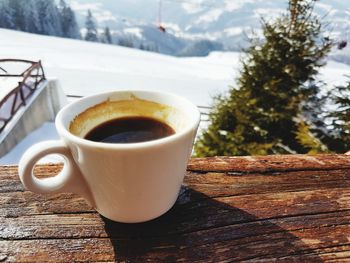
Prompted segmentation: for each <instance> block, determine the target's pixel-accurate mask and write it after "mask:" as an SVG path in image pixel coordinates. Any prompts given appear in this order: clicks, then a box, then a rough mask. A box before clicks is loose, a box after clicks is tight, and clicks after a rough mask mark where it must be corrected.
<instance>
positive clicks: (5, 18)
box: [0, 0, 15, 29]
mask: <svg viewBox="0 0 350 263" xmlns="http://www.w3.org/2000/svg"><path fill="white" fill-rule="evenodd" d="M9 1H10V0H2V1H0V27H2V28H9V29H14V28H15V10H13V8H12V7H11V6H10V4H9Z"/></svg>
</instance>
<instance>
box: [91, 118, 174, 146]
mask: <svg viewBox="0 0 350 263" xmlns="http://www.w3.org/2000/svg"><path fill="white" fill-rule="evenodd" d="M174 133H175V131H174V130H173V128H171V127H170V126H169V125H167V124H166V123H163V122H160V121H158V120H156V119H153V118H149V117H123V118H118V119H114V120H110V121H107V122H104V123H102V124H100V125H99V126H96V127H95V128H93V129H92V130H91V131H90V132H89V133H88V134H87V135H86V136H85V139H87V140H91V141H95V142H106V143H135V142H145V141H152V140H156V139H160V138H164V137H167V136H169V135H172V134H174Z"/></svg>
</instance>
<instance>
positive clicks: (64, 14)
mask: <svg viewBox="0 0 350 263" xmlns="http://www.w3.org/2000/svg"><path fill="white" fill-rule="evenodd" d="M59 11H60V15H61V27H62V36H63V37H68V38H76V39H80V37H81V36H80V32H79V27H78V23H77V21H76V18H75V13H74V11H73V10H72V9H71V8H70V7H69V6H68V5H67V4H66V2H65V1H64V0H60V3H59Z"/></svg>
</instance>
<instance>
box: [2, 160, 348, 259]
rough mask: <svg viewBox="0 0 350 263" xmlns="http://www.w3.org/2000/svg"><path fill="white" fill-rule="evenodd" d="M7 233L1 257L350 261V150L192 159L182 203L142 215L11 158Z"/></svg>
mask: <svg viewBox="0 0 350 263" xmlns="http://www.w3.org/2000/svg"><path fill="white" fill-rule="evenodd" d="M59 169H60V166H57V165H44V166H40V167H38V169H37V171H36V173H37V174H38V176H40V174H51V175H52V174H54V173H57V171H58V170H59ZM0 233H1V234H0V262H46V261H50V262H76V261H79V262H81V261H84V262H114V261H118V262H147V261H148V262H159V261H160V262H175V261H177V262H197V261H198V262H233V261H239V262H242V261H248V262H266V261H267V262H271V261H278V262H324V261H336V262H350V156H346V155H324V156H303V155H294V156H268V157H222V158H219V157H217V158H208V159H192V160H191V161H190V163H189V165H188V173H187V176H186V178H185V182H184V185H183V187H182V190H181V192H180V196H179V198H178V201H177V203H176V205H175V206H174V207H173V208H172V209H171V210H170V211H169V212H168V213H166V214H165V215H163V216H162V217H160V218H158V219H156V220H153V221H151V222H148V223H143V224H120V223H115V222H112V221H110V220H108V219H105V218H102V217H101V216H100V215H99V214H97V213H96V212H95V211H94V210H93V209H92V208H91V207H89V206H88V205H87V204H86V203H85V202H84V200H83V199H81V198H79V197H77V196H74V195H72V194H57V195H50V196H43V195H38V194H34V193H31V192H28V191H24V190H23V187H22V186H21V184H20V182H19V180H18V176H17V167H16V166H3V167H1V168H0Z"/></svg>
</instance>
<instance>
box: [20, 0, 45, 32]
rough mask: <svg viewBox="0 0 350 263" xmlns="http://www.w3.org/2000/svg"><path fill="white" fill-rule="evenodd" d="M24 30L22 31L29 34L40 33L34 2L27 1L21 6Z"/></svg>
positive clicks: (32, 0)
mask: <svg viewBox="0 0 350 263" xmlns="http://www.w3.org/2000/svg"><path fill="white" fill-rule="evenodd" d="M22 9H23V12H22V15H23V21H24V28H21V30H22V31H25V32H29V33H40V32H41V31H42V28H41V23H40V18H39V14H38V9H37V6H36V0H27V1H26V4H25V5H23V6H22Z"/></svg>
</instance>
